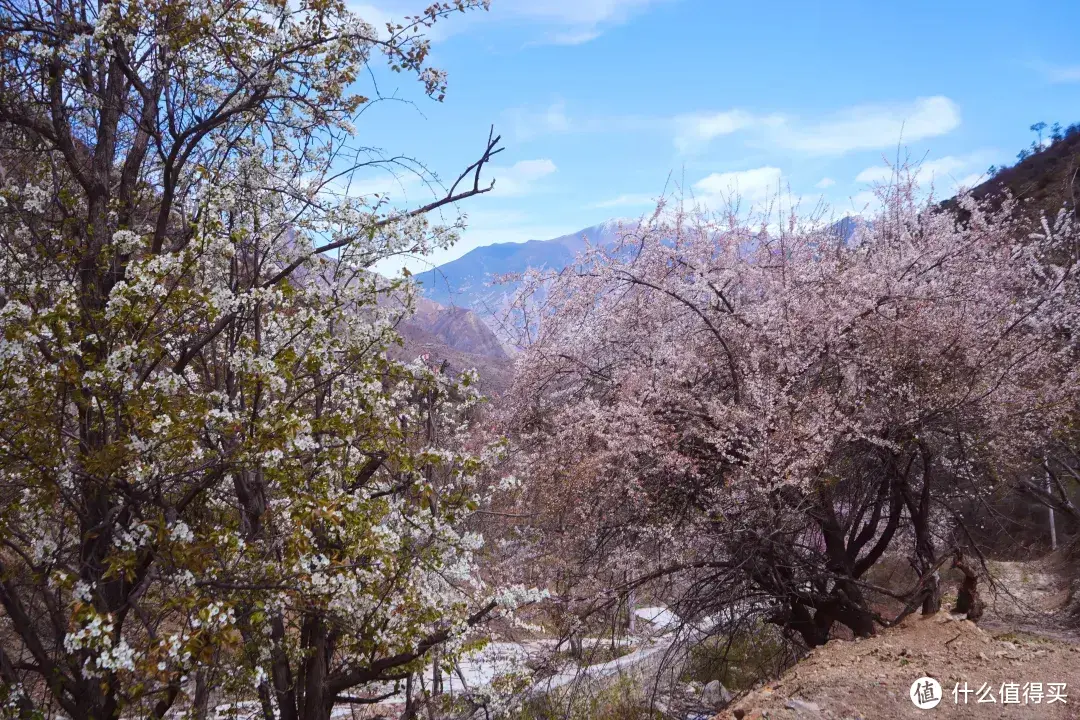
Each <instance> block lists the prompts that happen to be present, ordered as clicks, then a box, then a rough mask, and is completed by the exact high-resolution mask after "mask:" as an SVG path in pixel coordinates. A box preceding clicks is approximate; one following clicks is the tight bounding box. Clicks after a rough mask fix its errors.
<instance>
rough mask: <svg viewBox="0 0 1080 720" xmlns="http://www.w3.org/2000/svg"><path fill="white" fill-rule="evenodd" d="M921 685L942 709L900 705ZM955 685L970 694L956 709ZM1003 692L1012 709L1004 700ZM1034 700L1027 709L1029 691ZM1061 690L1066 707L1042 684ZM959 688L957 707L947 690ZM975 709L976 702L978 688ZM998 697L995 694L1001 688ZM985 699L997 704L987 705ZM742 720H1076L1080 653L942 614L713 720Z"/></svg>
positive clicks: (832, 657)
mask: <svg viewBox="0 0 1080 720" xmlns="http://www.w3.org/2000/svg"><path fill="white" fill-rule="evenodd" d="M923 676H929V677H932V678H935V679H936V680H937V681H938V682H939V683H940V684H941V695H942V700H941V703H940V704H939V705H938V706H937V707H936V708H933V709H929V710H920V709H918V708H917V707H915V705H914V704H913V702H912V700H911V699H910V697H909V690H910V688H911V685H912V683H913V682H914V681H915V680H916V679H918V678H920V677H923ZM964 683H967V688H968V689H969V690H973V691H974V692H972V693H971V694H970V695H969V696H968V697H967V704H964V697H965V696H964V694H963V692H962V691H963V689H964V687H965V685H964ZM1012 683H1015V684H1016V685H1018V686H1019V687H1018V688H1017V689H1016V692H1017V695H1018V699H1019V704H1012V703H1003V700H1011V699H1013V698H1011V697H1003V692H1004V693H1005V694H1006V695H1007V696H1011V695H1012V692H1013V690H1014V689H1013V688H1012V686H1011V684H1012ZM1025 683H1042V699H1041V702H1040V703H1038V704H1036V703H1035V702H1034V699H1035V697H1036V695H1037V693H1034V690H1035V689H1036V688H1030V687H1029V695H1028V697H1027V703H1026V704H1024V699H1025V698H1024V695H1023V690H1024V685H1025ZM1051 683H1055V684H1060V683H1065V689H1064V693H1065V694H1066V695H1067V698H1066V702H1065V703H1061V702H1053V703H1050V702H1048V700H1049V697H1050V689H1051V688H1050V684H1051ZM958 684H959V692H958V693H957V696H956V697H957V699H958V700H959V703H957V702H956V701H955V700H954V688H956V687H957V685H958ZM984 684H985V686H986V689H988V690H989V693H986V692H985V691H984V692H983V693H982V694H983V699H984V702H981V703H980V702H978V699H979V695H980V692H979V691H980V690H981V689H983V686H984ZM1003 684H1006V687H1005V688H1004V690H1003V688H1002V685H1003ZM989 697H993V699H994V700H995V701H996V702H993V703H990V702H989V701H988V699H989ZM740 717H741V718H743V719H744V720H764V719H765V718H768V719H770V720H778V719H779V718H792V719H794V718H798V719H806V720H812V719H815V718H821V719H822V720H833V719H835V720H846V719H849V718H851V719H854V718H861V719H863V720H887V719H890V718H983V719H988V718H1025V719H1029V720H1036V719H1037V720H1043V719H1044V718H1046V719H1051V718H1062V719H1065V718H1070V719H1072V718H1080V646H1078V645H1076V644H1073V643H1069V642H1063V641H1061V640H1055V639H1050V638H1047V637H1043V636H1037V635H1029V634H1024V633H1000V632H998V633H991V632H990V631H988V630H983V629H981V628H979V627H976V626H975V625H974V624H972V623H970V622H968V621H967V620H958V619H955V618H954V617H952V616H950V615H949V614H948V613H945V612H941V613H938V614H937V615H935V616H931V617H927V618H923V617H911V618H908V619H907V620H905V621H904V622H903V623H902V624H901V625H900V626H898V627H895V628H892V629H889V630H885V631H883V632H881V633H880V634H879V635H878V636H877V637H874V638H870V639H867V640H857V641H854V642H847V641H842V640H832V641H830V642H829V643H828V644H827V645H824V646H823V647H820V648H818V649H817V650H815V651H814V652H812V653H811V654H810V655H809V656H808V657H807V658H806V659H804V660H803V661H801V662H800V663H799V664H798V665H796V666H795V667H793V668H792V669H791V670H789V671H788V672H787V673H785V674H784V675H783V676H782V677H781V678H780V679H779V680H777V681H775V682H771V683H769V684H767V685H765V686H763V687H761V688H759V689H758V690H755V691H753V692H751V693H750V694H748V695H747V696H745V697H743V698H741V699H739V700H737V701H736V702H735V703H733V704H732V706H731V707H730V708H729V709H727V710H726V711H724V712H723V713H721V714H720V715H718V716H717V720H728V718H740Z"/></svg>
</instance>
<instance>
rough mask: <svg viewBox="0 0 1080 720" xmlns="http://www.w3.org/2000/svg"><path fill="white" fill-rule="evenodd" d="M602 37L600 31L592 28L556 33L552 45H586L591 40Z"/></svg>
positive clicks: (552, 38)
mask: <svg viewBox="0 0 1080 720" xmlns="http://www.w3.org/2000/svg"><path fill="white" fill-rule="evenodd" d="M598 37H600V31H599V30H597V29H595V28H592V29H589V30H571V31H569V32H561V33H555V34H554V35H552V36H551V44H552V45H584V44H585V43H587V42H589V41H590V40H595V39H596V38H598Z"/></svg>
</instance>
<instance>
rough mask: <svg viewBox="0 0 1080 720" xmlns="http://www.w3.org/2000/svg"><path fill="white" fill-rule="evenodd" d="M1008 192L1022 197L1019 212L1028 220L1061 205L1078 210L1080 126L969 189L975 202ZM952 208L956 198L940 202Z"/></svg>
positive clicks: (1053, 210)
mask: <svg viewBox="0 0 1080 720" xmlns="http://www.w3.org/2000/svg"><path fill="white" fill-rule="evenodd" d="M1006 191H1008V192H1009V193H1010V194H1011V195H1012V196H1013V197H1015V198H1023V199H1024V200H1023V203H1022V211H1023V212H1024V213H1025V214H1027V215H1028V216H1030V217H1038V215H1039V214H1040V213H1046V214H1047V215H1049V216H1053V215H1055V214H1056V213H1057V212H1058V210H1060V209H1061V207H1062V206H1063V205H1068V206H1069V207H1072V208H1074V209H1076V208H1077V207H1080V204H1078V200H1080V125H1072V126H1070V127H1069V129H1068V131H1067V132H1066V133H1065V135H1064V137H1062V138H1061V139H1060V140H1058V141H1056V142H1054V143H1053V144H1051V145H1050V146H1049V147H1046V148H1044V149H1043V150H1041V151H1040V152H1037V153H1034V154H1033V155H1028V156H1027V157H1026V158H1024V159H1023V160H1021V161H1020V162H1018V163H1016V164H1015V165H1013V166H1012V167H1007V168H1002V169H1000V170H998V172H997V173H996V174H995V175H994V176H993V177H992V178H990V179H989V180H987V181H986V182H984V183H983V184H981V185H978V186H976V187H974V188H972V190H971V194H972V196H973V197H975V198H976V199H979V200H981V199H984V198H991V199H992V198H995V197H1000V196H1002V195H1003V194H1004V193H1005V192H1006ZM943 206H944V207H946V208H955V207H956V202H955V199H950V200H946V201H945V202H944V203H943Z"/></svg>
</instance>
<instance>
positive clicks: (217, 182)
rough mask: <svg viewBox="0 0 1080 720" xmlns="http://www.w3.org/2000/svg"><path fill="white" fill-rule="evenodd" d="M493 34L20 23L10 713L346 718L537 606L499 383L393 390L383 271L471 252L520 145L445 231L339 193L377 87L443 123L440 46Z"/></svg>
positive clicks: (107, 8) (5, 198)
mask: <svg viewBox="0 0 1080 720" xmlns="http://www.w3.org/2000/svg"><path fill="white" fill-rule="evenodd" d="M482 5H485V3H483V2H480V1H479V0H457V1H456V2H453V3H440V4H435V5H432V6H431V7H429V8H428V9H427V10H426V11H424V13H423V14H422V15H419V16H417V17H415V18H412V19H410V20H409V21H408V22H406V23H404V24H396V25H390V26H388V27H387V28H386V29H385V31H384V32H379V31H377V30H376V29H375V28H374V27H372V26H371V25H370V24H368V23H365V22H363V21H362V20H361V19H360V18H358V17H356V16H355V15H353V14H352V13H351V12H349V11H348V10H347V9H346V7H345V5H344V3H342V2H340V1H339V0H303V1H302V2H299V3H295V2H288V3H287V2H280V1H279V0H240V2H234V1H230V2H216V1H211V2H202V3H191V2H183V1H181V2H174V1H173V0H169V1H168V2H160V1H155V0H151V1H149V2H143V1H140V2H120V1H106V2H102V3H97V2H94V3H90V2H72V3H61V4H49V5H42V4H40V3H36V2H22V0H3V1H2V2H0V53H2V54H3V59H2V63H0V120H2V121H3V126H2V127H0V136H2V140H3V142H2V144H0V160H2V167H3V169H4V186H3V188H2V189H0V255H2V261H0V337H2V340H0V546H2V547H0V602H2V604H3V607H4V610H5V617H4V621H3V624H2V629H0V679H2V683H3V695H4V699H5V701H6V706H5V708H4V713H5V714H7V715H10V716H13V717H22V718H28V717H37V716H46V717H56V716H67V717H71V718H86V719H90V718H93V719H95V720H104V719H106V718H118V717H120V716H121V715H123V716H126V717H163V716H164V715H166V714H172V713H175V712H177V711H178V710H183V711H184V712H188V713H190V714H192V715H193V716H196V717H205V716H206V713H207V708H208V705H209V702H210V699H211V697H213V698H214V701H215V702H218V701H224V700H243V701H253V700H257V701H258V704H259V706H260V707H261V712H262V714H263V716H264V717H266V718H271V717H281V718H283V719H286V720H287V719H290V718H305V719H307V720H316V719H325V718H328V717H329V716H330V712H331V709H332V708H333V706H334V705H335V703H338V702H341V701H350V702H364V701H366V700H368V699H369V698H370V697H371V696H372V694H373V693H377V692H386V691H388V690H392V689H393V683H394V682H396V681H398V680H401V679H403V678H405V677H406V676H408V675H409V674H410V673H412V672H414V671H415V670H416V669H417V668H418V667H420V666H421V665H422V664H423V663H424V661H425V658H426V657H427V656H428V655H429V654H430V653H429V651H432V650H433V649H438V651H439V652H440V653H441V655H440V657H441V661H442V662H450V661H452V659H453V658H454V656H455V653H456V652H457V651H458V650H459V649H460V648H461V647H462V645H463V643H464V642H466V640H467V639H468V637H469V635H470V633H471V629H472V628H473V627H474V626H475V625H477V624H478V623H480V622H482V621H484V620H486V619H487V618H488V617H490V616H493V615H496V614H502V613H508V612H510V610H511V609H512V607H513V606H514V605H515V604H516V602H517V601H518V600H520V599H521V597H522V595H521V593H520V592H519V591H517V590H514V589H503V590H498V589H495V588H490V587H488V586H487V585H485V583H483V582H482V581H481V580H480V579H479V577H478V573H477V570H476V552H477V550H478V549H479V548H480V546H481V542H482V538H481V537H480V536H479V535H477V534H476V533H475V532H473V531H472V529H471V527H470V516H471V514H472V513H473V512H474V511H475V510H476V509H477V508H478V507H479V506H480V505H481V504H482V503H484V502H485V501H486V496H487V493H488V491H487V490H485V489H484V488H483V487H481V486H480V485H479V484H478V482H477V479H478V476H479V473H480V472H481V471H482V470H483V468H485V467H486V466H487V465H488V464H490V462H491V461H492V460H493V459H494V458H495V457H496V456H497V454H498V452H499V448H498V445H497V444H490V443H487V442H485V441H483V440H482V439H479V438H477V437H475V433H473V432H472V428H471V418H472V416H473V414H474V412H475V410H474V408H475V407H476V404H477V402H478V397H477V394H476V393H475V391H474V389H473V383H472V378H470V377H468V376H465V377H463V378H462V379H461V380H460V381H458V380H452V379H451V378H448V377H447V376H445V375H443V374H441V373H439V372H437V371H435V370H434V369H432V368H427V367H425V366H423V365H422V364H412V365H404V364H401V363H397V362H392V361H390V360H388V359H387V357H386V355H385V350H386V348H387V346H388V345H389V344H391V343H393V342H395V341H396V335H395V333H394V329H393V326H394V323H395V320H396V318H395V317H394V316H393V315H392V314H391V313H389V312H388V311H387V310H386V309H385V308H384V307H380V305H379V304H378V302H377V301H378V299H379V297H380V296H383V295H385V294H386V293H389V292H394V293H399V294H405V295H406V296H407V292H408V288H406V287H401V286H398V285H397V284H393V283H391V284H388V283H386V282H385V281H382V280H380V279H379V278H378V277H377V276H375V275H373V274H372V273H370V272H369V271H368V270H367V268H368V267H369V266H370V265H371V264H372V263H374V262H376V261H378V260H380V259H383V258H386V257H390V256H392V255H394V254H397V253H401V252H424V251H426V250H427V249H429V248H431V247H433V246H435V245H444V244H446V243H449V242H452V241H453V239H454V236H455V230H456V227H442V226H440V227H432V226H429V225H428V224H427V222H426V220H425V219H424V215H425V213H426V212H427V211H428V210H430V209H432V208H434V207H439V206H441V205H444V204H447V203H452V202H455V201H457V200H461V199H464V198H467V197H470V196H472V195H477V194H480V193H483V192H485V191H486V190H487V189H488V188H481V187H480V186H479V185H478V178H479V173H480V169H481V167H482V166H483V165H484V163H486V161H487V160H488V159H489V158H490V156H491V155H493V154H494V153H495V152H498V150H497V148H496V144H497V142H498V138H494V139H492V138H489V142H488V145H487V147H486V149H485V151H484V154H483V156H482V157H481V158H480V160H479V161H478V162H476V163H474V164H473V165H472V166H470V168H469V170H468V171H467V172H468V173H469V182H468V184H467V185H464V186H462V188H460V189H459V188H458V183H455V185H454V187H451V188H450V190H449V191H448V192H447V193H446V195H445V196H444V197H442V198H440V199H438V200H436V201H435V202H433V203H431V204H429V205H427V206H424V207H420V208H416V209H414V210H411V211H390V210H388V209H387V208H385V207H384V206H383V205H382V204H381V201H380V200H379V199H378V198H370V197H348V196H342V195H341V193H340V192H334V188H335V187H339V186H340V182H339V180H338V179H339V178H341V177H343V176H347V175H348V173H349V172H351V171H352V170H354V169H355V168H356V167H357V163H358V162H359V161H355V162H349V161H347V158H356V157H363V156H364V148H362V147H357V146H356V145H355V144H351V143H352V141H353V140H354V139H355V137H356V130H355V128H354V127H353V126H352V125H351V121H352V119H353V118H354V117H355V114H356V112H357V111H358V110H359V109H360V108H361V107H363V106H364V105H365V104H366V103H368V102H369V99H368V98H366V97H364V96H362V95H360V94H358V93H356V92H355V91H354V90H353V89H352V88H353V87H354V86H355V82H356V80H357V78H359V77H361V71H362V70H363V68H364V66H365V65H366V64H367V63H368V61H369V59H370V58H372V57H374V56H376V55H379V54H381V55H384V56H385V58H386V59H387V61H388V62H389V64H390V66H391V68H392V69H394V70H397V71H404V72H411V73H414V74H415V75H416V77H417V78H418V80H419V81H420V82H421V84H422V85H423V86H424V88H425V91H426V92H427V93H429V94H430V95H432V96H434V97H438V98H441V96H442V93H443V90H444V83H445V75H444V74H443V73H442V72H441V71H439V70H437V69H435V68H431V67H429V66H428V65H427V64H426V56H427V52H428V45H427V41H425V40H424V39H423V37H422V34H421V32H422V31H423V30H424V29H425V28H426V27H428V26H429V25H430V24H431V23H432V22H434V21H436V20H437V19H439V18H441V17H443V16H444V15H447V14H449V13H450V12H454V11H458V10H467V9H469V8H472V7H476V6H482ZM367 157H369V158H370V157H373V156H371V155H370V154H369V155H367ZM372 163H377V158H375V159H373V160H366V161H363V162H359V164H360V165H370V164H372ZM473 173H475V174H473ZM464 178H465V176H464V175H463V177H462V178H461V179H459V182H461V180H463V179H464ZM388 683H390V684H388Z"/></svg>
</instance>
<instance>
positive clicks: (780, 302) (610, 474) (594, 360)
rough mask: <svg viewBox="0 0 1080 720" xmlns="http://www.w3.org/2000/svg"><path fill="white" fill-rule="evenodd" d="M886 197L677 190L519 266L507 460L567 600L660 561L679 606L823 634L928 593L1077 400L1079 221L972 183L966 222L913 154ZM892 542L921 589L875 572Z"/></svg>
mask: <svg viewBox="0 0 1080 720" xmlns="http://www.w3.org/2000/svg"><path fill="white" fill-rule="evenodd" d="M880 194H881V200H882V207H883V210H882V211H881V213H880V214H879V215H878V216H877V217H875V218H873V219H872V220H871V221H869V222H865V223H861V224H860V225H859V227H858V229H857V231H856V232H855V233H854V235H853V236H851V237H845V236H844V235H843V234H842V233H840V232H837V230H836V229H835V227H833V226H830V225H828V224H827V223H824V222H821V220H820V218H818V217H810V218H799V217H798V216H797V215H795V214H794V213H793V214H792V215H790V216H788V217H783V218H780V219H779V220H778V219H777V218H776V217H775V216H772V217H766V218H765V219H763V220H761V221H760V223H759V222H751V220H750V219H747V218H744V217H740V216H738V215H737V214H735V213H731V214H728V215H726V216H714V215H710V214H708V213H705V212H702V211H698V210H695V211H693V212H690V211H684V210H683V209H682V208H678V209H674V210H673V209H669V208H667V207H664V206H661V207H660V208H659V209H658V211H657V212H656V214H655V215H653V216H652V217H651V218H646V219H644V220H643V221H642V222H640V223H638V224H636V225H633V226H627V227H625V228H624V229H623V232H622V233H621V238H620V240H619V241H618V242H616V243H615V244H614V245H610V246H597V247H589V248H588V249H587V250H586V251H585V252H583V253H582V254H581V255H580V256H579V257H578V259H577V261H576V262H575V263H574V264H572V265H571V266H570V267H567V268H566V269H565V270H562V271H558V272H557V271H539V272H531V273H530V274H529V275H528V277H527V278H525V282H524V285H523V290H522V294H521V296H520V297H519V299H518V301H517V304H516V306H515V311H514V313H515V314H514V318H513V321H514V323H515V324H516V327H517V328H518V329H519V331H520V336H521V340H520V344H521V346H522V348H523V354H522V358H521V360H520V361H519V363H518V369H517V375H516V380H515V385H514V388H513V391H512V393H511V395H510V397H509V399H508V402H507V405H508V407H507V415H506V417H507V427H508V428H509V432H510V433H511V438H512V448H513V449H512V453H511V460H512V462H513V463H514V464H515V465H516V473H517V474H518V475H519V476H520V477H521V478H522V479H523V482H524V484H523V489H522V490H521V491H520V494H519V502H520V503H521V504H522V505H523V507H526V508H528V509H529V510H530V511H531V512H535V513H537V515H538V518H539V519H538V520H537V521H536V522H535V523H534V524H533V525H532V527H531V529H530V531H531V532H532V533H533V534H534V536H535V537H537V538H538V539H537V547H539V548H542V549H545V550H549V549H551V548H559V549H560V550H559V552H558V553H557V557H555V558H553V561H552V563H551V567H552V571H553V573H556V574H558V575H559V577H562V578H568V577H571V578H573V579H574V580H575V581H576V587H575V588H574V589H572V590H567V591H564V592H563V593H562V595H561V596H562V598H563V599H564V601H565V603H566V607H569V608H575V609H574V610H573V612H575V613H577V614H578V615H579V616H583V615H586V614H588V613H589V612H593V611H595V610H596V609H598V608H610V607H612V606H613V605H616V604H618V603H619V602H623V601H625V598H626V597H627V596H628V594H629V593H630V592H631V591H632V590H633V589H634V588H641V587H643V586H648V585H649V584H655V583H657V582H658V581H660V580H662V579H663V580H666V581H667V583H668V584H667V586H666V587H667V592H670V593H672V594H673V596H672V600H671V602H673V603H676V601H677V606H679V607H681V610H680V614H682V615H683V616H684V617H686V618H688V619H691V620H692V619H693V618H694V617H710V618H712V619H713V620H720V619H723V618H725V617H728V618H730V617H731V615H732V613H735V612H736V611H738V612H744V611H745V612H753V613H755V614H756V615H757V617H758V618H759V619H763V620H768V621H771V622H773V623H776V624H778V625H779V626H780V627H782V628H784V630H785V631H786V632H788V633H791V634H792V635H794V636H795V637H797V638H798V639H799V640H800V641H801V642H802V643H803V644H804V645H807V646H811V647H812V646H815V645H819V644H821V643H823V642H825V641H826V640H827V639H828V637H829V633H830V631H831V630H832V629H833V627H834V626H835V625H837V624H840V625H844V626H846V627H848V628H849V629H850V630H851V631H852V632H854V633H855V634H857V635H870V634H872V633H874V632H875V627H876V626H877V625H882V624H885V625H887V624H890V623H892V622H895V621H896V620H897V619H898V617H900V616H903V615H906V614H908V613H910V612H912V611H914V610H916V609H918V608H919V607H922V609H923V611H924V612H933V611H936V610H937V608H938V607H939V606H940V595H941V589H940V582H939V572H938V571H939V569H940V568H941V567H942V565H943V563H944V562H945V561H946V560H948V559H950V558H951V557H952V553H953V550H954V549H955V548H956V547H958V546H961V545H965V544H967V539H966V537H965V527H964V523H963V517H962V514H960V513H959V512H958V509H959V508H961V507H962V506H963V503H965V502H969V501H971V500H972V499H975V500H976V501H977V500H978V499H979V498H984V497H985V496H986V495H987V494H989V493H991V492H993V490H994V488H995V487H996V486H998V485H1001V484H1002V483H1003V482H1004V481H1005V480H1007V479H1009V478H1010V477H1013V476H1014V475H1015V474H1018V473H1022V472H1025V471H1026V470H1028V469H1030V467H1031V466H1032V463H1033V458H1034V457H1036V456H1037V453H1038V452H1039V449H1040V448H1043V447H1045V446H1046V443H1047V442H1048V440H1049V438H1050V436H1051V433H1052V431H1053V430H1054V429H1055V426H1057V425H1058V424H1060V423H1061V422H1062V421H1063V419H1064V418H1065V417H1066V414H1067V412H1069V411H1070V409H1071V408H1074V407H1075V402H1076V398H1077V395H1076V390H1077V381H1078V374H1077V365H1076V362H1075V359H1076V358H1075V350H1076V348H1075V336H1074V333H1073V331H1072V328H1075V327H1076V326H1077V321H1078V319H1080V318H1078V314H1077V309H1078V307H1080V303H1078V294H1077V285H1076V281H1075V263H1076V260H1077V255H1076V247H1077V244H1076V240H1077V228H1076V226H1075V221H1074V220H1073V219H1072V218H1071V217H1070V216H1069V215H1067V214H1065V213H1062V214H1060V215H1059V216H1057V217H1055V218H1047V219H1045V220H1044V221H1043V222H1042V224H1041V225H1040V226H1037V227H1028V226H1025V225H1023V224H1022V222H1021V221H1019V220H1015V219H1013V218H1012V215H1011V214H1010V211H1011V203H1006V204H1005V207H1003V208H1000V209H997V210H990V209H987V208H983V207H980V206H979V205H978V204H977V203H975V202H974V201H972V200H971V199H970V198H963V199H962V200H961V205H962V207H963V208H964V210H965V211H966V212H967V213H969V214H970V216H969V217H968V219H967V220H966V221H965V222H963V223H961V222H959V221H958V220H957V219H956V217H955V216H954V215H952V214H950V213H948V212H946V211H942V210H941V209H939V208H937V207H936V206H935V205H934V204H933V203H932V202H930V201H928V200H920V199H919V198H920V197H921V196H920V195H919V193H918V190H917V188H915V187H914V183H913V182H912V181H911V179H910V177H909V176H908V175H907V174H906V173H900V174H899V175H898V182H896V183H894V184H893V185H892V186H890V187H884V188H882V189H881V191H880ZM886 552H889V553H890V554H892V555H898V556H900V557H904V558H906V559H907V561H908V562H909V563H910V565H911V567H912V568H913V569H914V571H915V573H916V574H917V576H918V581H917V583H915V584H914V585H913V586H912V587H910V588H909V589H906V590H905V591H902V592H897V591H895V590H890V589H889V588H882V587H878V586H875V585H874V584H873V583H871V582H869V581H868V580H867V572H868V571H869V570H870V569H871V568H872V567H874V566H875V564H876V563H878V562H879V561H880V560H881V558H882V557H883V555H884V554H885V553H886ZM602 571H605V572H602ZM607 577H610V578H613V579H614V581H606V580H605V579H604V578H607ZM871 592H875V593H883V594H885V595H892V596H893V599H895V600H897V601H899V608H902V609H900V610H899V611H898V612H896V613H893V614H891V615H890V616H883V615H882V613H881V612H879V609H878V608H877V607H875V606H874V604H873V603H872V601H871V599H870V594H869V593H871ZM879 597H880V596H879Z"/></svg>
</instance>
